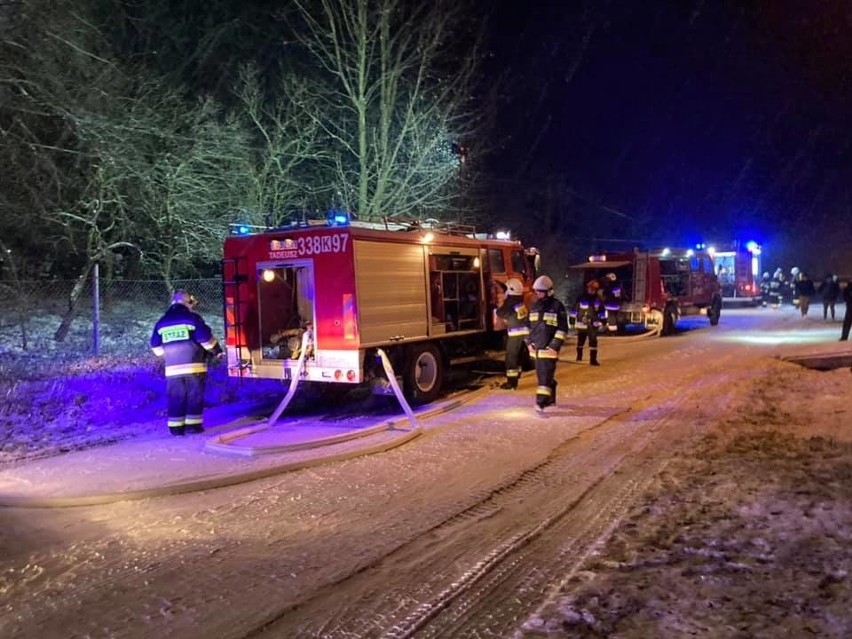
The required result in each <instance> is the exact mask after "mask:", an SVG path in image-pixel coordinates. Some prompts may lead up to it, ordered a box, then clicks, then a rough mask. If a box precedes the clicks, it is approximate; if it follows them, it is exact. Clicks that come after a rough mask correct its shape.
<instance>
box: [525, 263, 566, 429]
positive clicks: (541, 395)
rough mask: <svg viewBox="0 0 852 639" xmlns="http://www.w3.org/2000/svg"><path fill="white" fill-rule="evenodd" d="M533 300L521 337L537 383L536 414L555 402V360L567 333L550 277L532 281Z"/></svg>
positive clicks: (560, 306)
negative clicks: (527, 331) (526, 330)
mask: <svg viewBox="0 0 852 639" xmlns="http://www.w3.org/2000/svg"><path fill="white" fill-rule="evenodd" d="M533 290H534V291H535V296H536V300H535V302H533V305H532V307H531V308H530V317H529V326H530V333H529V335H527V336H526V337H525V338H524V342H525V343H526V345H527V349H528V350H529V353H530V356H531V357H532V358H534V360H535V374H536V377H537V379H538V386H537V387H536V391H535V406H536V410H537V411H538V412H540V413H543V412H544V409H545V408H547V407H548V406H552V405H554V404H556V380H555V379H554V376H555V374H556V361H557V359H558V358H559V350H560V349H561V348H562V344H563V343H564V342H565V337H566V335H567V333H568V313H566V311H565V307H564V306H563V305H562V302H560V301H559V300H558V299H556V297H555V295H554V290H553V280H551V279H550V278H549V277H547V275H542V276H541V277H539V278H538V279H537V280H536V281H535V282H533Z"/></svg>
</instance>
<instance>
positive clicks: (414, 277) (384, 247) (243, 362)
mask: <svg viewBox="0 0 852 639" xmlns="http://www.w3.org/2000/svg"><path fill="white" fill-rule="evenodd" d="M336 219H337V218H334V219H332V218H331V217H330V218H329V221H328V222H319V223H313V222H311V223H305V222H303V223H302V224H300V225H299V226H296V227H287V228H277V229H272V230H266V231H264V232H260V233H254V234H244V235H232V236H230V237H228V238H227V239H226V241H225V247H224V259H223V293H224V305H225V308H224V312H225V345H226V353H227V361H228V370H229V375H231V376H234V377H242V378H272V379H281V380H291V379H292V378H293V376H299V377H300V379H302V380H305V381H307V382H311V383H313V382H316V383H323V384H329V385H332V384H333V385H350V386H351V385H355V384H363V383H370V384H372V385H373V386H374V387H381V386H382V385H383V386H384V388H387V382H388V380H387V378H386V376H385V374H384V370H383V367H382V363H381V361H380V358H379V357H378V349H382V350H383V351H384V353H385V354H386V355H387V358H388V359H389V360H390V362H391V363H392V366H393V369H394V371H395V373H396V376H397V377H399V378H401V380H402V382H403V383H402V387H403V389H404V393H405V395H406V397H407V398H408V400H409V401H411V402H414V403H427V402H429V401H432V400H433V399H435V398H436V397H437V395H438V393H439V391H440V389H441V384H442V382H443V379H444V375H445V372H446V369H447V367H448V366H451V365H453V364H456V363H460V362H462V361H465V360H467V361H470V360H471V359H473V358H474V357H479V356H481V355H482V354H483V353H484V352H485V350H486V349H492V348H493V349H495V350H496V349H500V348H501V347H502V337H503V336H502V335H501V334H500V331H498V330H495V327H494V326H493V323H492V322H493V319H492V310H493V308H494V307H495V305H496V304H497V301H498V295H499V289H500V287H501V283H505V282H506V281H507V280H508V279H510V278H517V279H519V280H521V281H522V282H523V284H524V289H525V291H526V293H527V294H528V295H530V296H532V294H531V287H532V282H533V280H534V279H535V276H536V272H535V259H536V255H534V254H531V253H530V252H528V251H525V249H524V247H523V246H522V245H521V244H520V242H517V241H511V240H501V239H492V238H490V237H485V236H482V235H477V234H476V233H475V232H474V229H473V228H472V227H461V226H459V225H454V226H450V225H440V224H438V223H433V224H430V225H424V224H420V223H398V222H390V221H386V222H385V223H384V224H380V225H375V224H373V225H366V224H363V225H362V224H358V223H357V222H356V223H351V224H350V223H347V222H343V223H342V224H341V223H339V222H337V221H336ZM303 349H304V350H305V353H304V357H301V358H300V355H302V350H303ZM300 361H301V364H300ZM377 392H383V391H382V390H381V389H378V391H377ZM384 392H386V391H384Z"/></svg>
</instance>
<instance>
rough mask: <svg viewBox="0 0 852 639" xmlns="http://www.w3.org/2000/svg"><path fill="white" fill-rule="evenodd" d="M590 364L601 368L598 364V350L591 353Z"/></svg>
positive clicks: (594, 349)
mask: <svg viewBox="0 0 852 639" xmlns="http://www.w3.org/2000/svg"><path fill="white" fill-rule="evenodd" d="M589 364H590V365H592V366H600V362H598V349H596V348H593V349H592V350H590V351H589Z"/></svg>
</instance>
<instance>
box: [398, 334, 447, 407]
mask: <svg viewBox="0 0 852 639" xmlns="http://www.w3.org/2000/svg"><path fill="white" fill-rule="evenodd" d="M403 380H404V385H405V395H406V397H407V398H408V401H410V402H412V403H414V404H428V403H429V402H431V401H434V400H435V399H437V397H438V394H439V393H440V392H441V385H442V384H443V383H444V362H443V359H442V358H441V353H440V352H439V351H438V348H437V347H436V346H435V345H434V344H415V345H413V346H411V347H410V349H409V351H408V357H407V358H406V362H405V374H404V376H403Z"/></svg>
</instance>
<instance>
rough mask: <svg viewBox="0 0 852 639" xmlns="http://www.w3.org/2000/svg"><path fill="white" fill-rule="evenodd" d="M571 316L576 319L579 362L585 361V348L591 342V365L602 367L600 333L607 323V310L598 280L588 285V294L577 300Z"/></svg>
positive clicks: (591, 281)
mask: <svg viewBox="0 0 852 639" xmlns="http://www.w3.org/2000/svg"><path fill="white" fill-rule="evenodd" d="M571 315H572V316H573V317H574V318H575V324H574V326H575V327H576V329H577V361H578V362H582V361H583V347H584V346H585V344H586V340H588V342H589V364H590V365H592V366H600V363H599V362H598V331H599V330H600V329H601V327H602V326H604V325H605V323H606V316H607V309H606V306H605V304H604V299H603V290H602V289H601V285H600V283H599V282H598V281H597V280H590V281H589V282H588V283H587V284H586V292H585V293H583V294H582V295H580V297H578V298H577V301H576V303H575V304H574V307H573V308H572V309H571Z"/></svg>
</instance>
